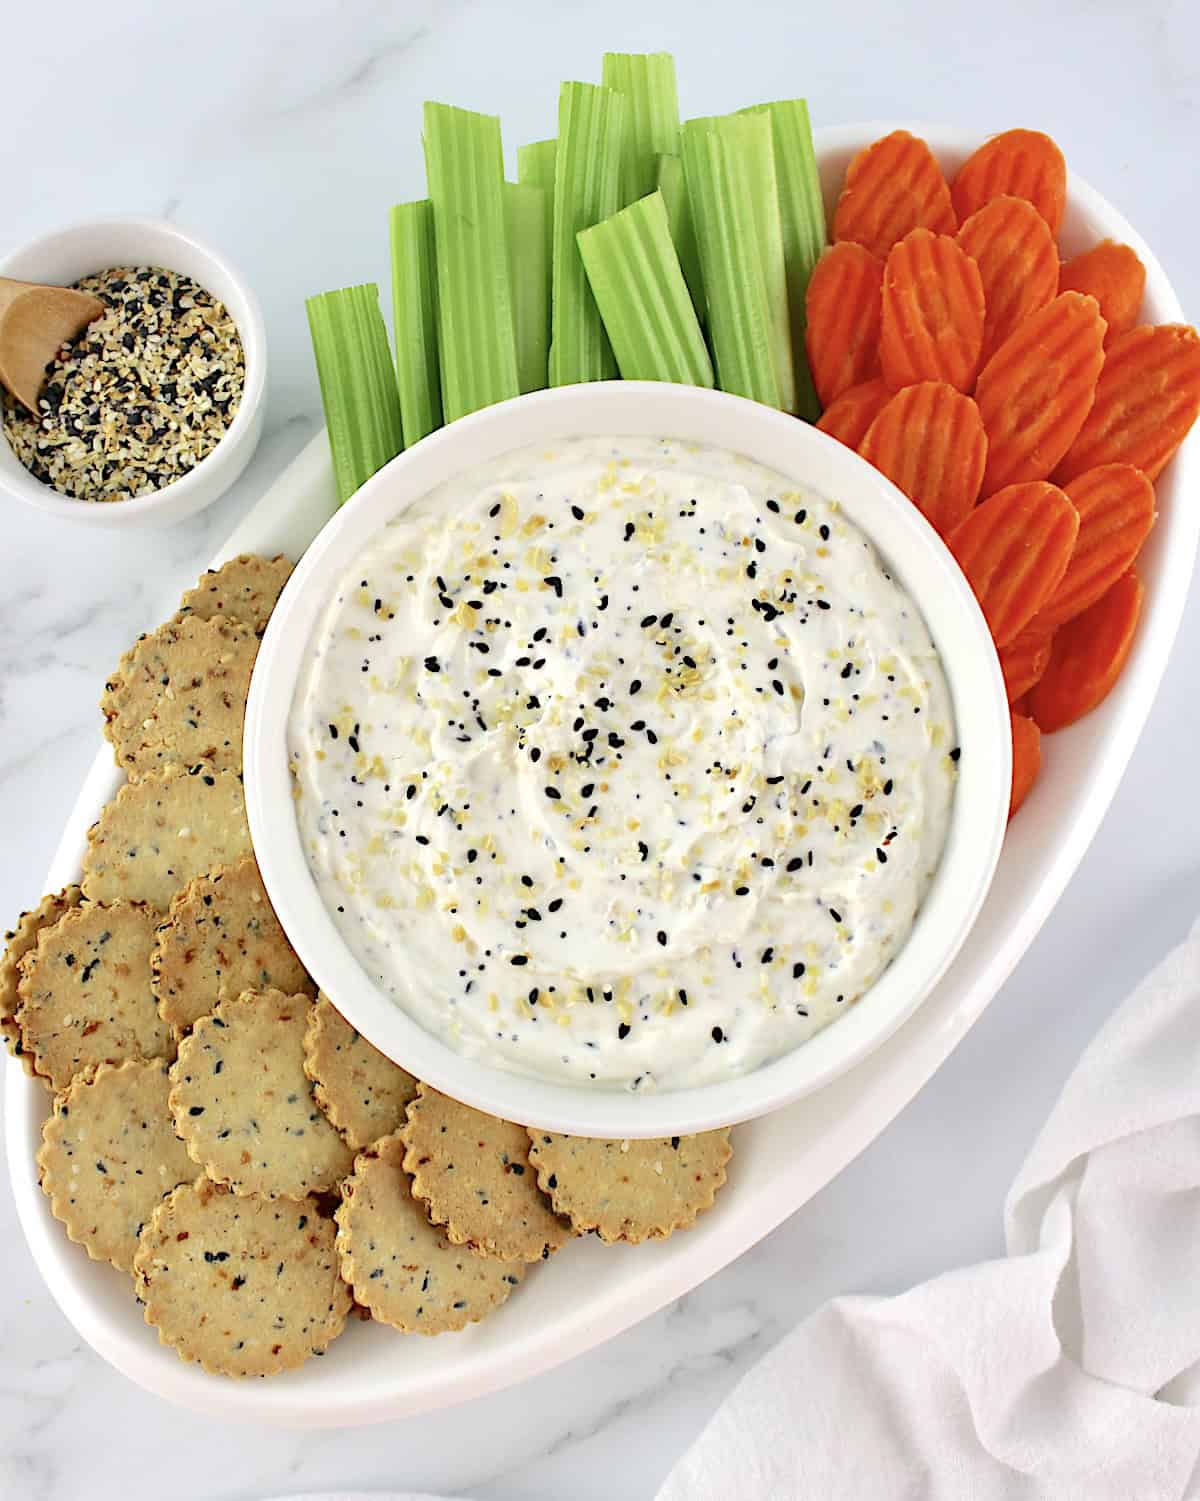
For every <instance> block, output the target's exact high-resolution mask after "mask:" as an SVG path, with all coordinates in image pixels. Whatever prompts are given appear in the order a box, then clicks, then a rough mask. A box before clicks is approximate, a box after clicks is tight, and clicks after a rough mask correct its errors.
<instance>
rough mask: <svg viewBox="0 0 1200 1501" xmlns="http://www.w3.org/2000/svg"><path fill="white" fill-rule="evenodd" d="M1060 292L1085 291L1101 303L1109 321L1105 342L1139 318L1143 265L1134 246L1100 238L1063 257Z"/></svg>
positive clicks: (1101, 309) (1143, 287)
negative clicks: (1080, 250) (1071, 254)
mask: <svg viewBox="0 0 1200 1501" xmlns="http://www.w3.org/2000/svg"><path fill="white" fill-rule="evenodd" d="M1058 290H1059V291H1060V292H1086V293H1087V295H1088V296H1089V297H1094V298H1095V299H1096V301H1097V302H1098V303H1099V304H1100V316H1101V317H1102V318H1103V319H1104V321H1105V323H1107V324H1108V333H1107V334H1105V336H1104V342H1105V344H1111V343H1112V342H1113V340H1114V339H1119V338H1120V337H1121V335H1122V334H1127V333H1128V332H1129V330H1130V329H1131V328H1132V327H1133V326H1134V324H1135V323H1136V322H1137V320H1138V313H1139V312H1140V311H1141V306H1142V294H1143V292H1144V291H1145V290H1146V268H1145V266H1143V265H1142V263H1141V261H1140V260H1139V258H1138V253H1137V251H1136V250H1134V249H1132V248H1131V247H1130V246H1129V245H1121V244H1118V242H1117V241H1116V240H1101V241H1100V243H1099V245H1093V246H1092V248H1091V249H1090V250H1085V251H1084V252H1083V254H1082V255H1077V256H1074V257H1072V259H1071V260H1069V261H1064V262H1063V264H1062V270H1061V271H1060V272H1059V278H1058Z"/></svg>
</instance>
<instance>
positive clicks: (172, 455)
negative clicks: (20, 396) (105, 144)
mask: <svg viewBox="0 0 1200 1501" xmlns="http://www.w3.org/2000/svg"><path fill="white" fill-rule="evenodd" d="M0 275H4V276H8V277H12V278H14V279H16V280H20V281H31V282H45V283H50V284H54V285H58V286H74V287H78V288H79V289H80V290H83V291H87V292H90V293H92V294H93V295H94V296H95V297H97V298H98V299H99V300H100V301H101V302H102V303H104V305H105V311H104V313H103V314H102V315H101V316H100V317H99V318H97V319H96V320H95V321H94V322H93V323H91V324H90V325H89V326H88V327H87V328H86V329H84V330H83V332H82V333H81V334H80V335H79V336H78V338H77V339H75V340H74V341H73V342H72V343H71V344H69V345H64V346H63V347H62V348H60V350H59V352H58V356H57V357H56V359H55V360H54V361H52V362H51V364H50V365H49V366H48V367H47V372H46V380H45V383H44V385H43V388H42V391H41V396H40V399H39V402H38V410H37V411H36V412H32V413H31V412H28V411H26V410H25V408H24V407H22V406H20V405H19V404H18V403H16V402H15V401H13V400H12V399H11V398H10V397H9V396H8V395H7V394H6V393H5V394H4V396H3V403H2V415H3V423H2V425H0V427H2V432H3V438H4V441H3V442H0V492H3V493H4V494H5V495H7V496H9V497H11V498H12V499H14V500H18V501H21V502H22V503H24V504H26V505H29V506H33V507H34V508H36V509H37V510H40V511H44V512H47V513H49V514H50V515H53V516H61V517H63V518H65V519H67V520H70V521H79V522H83V523H84V524H86V525H91V526H168V525H171V524H173V523H174V522H177V521H181V520H183V518H184V517H186V516H191V515H193V514H195V513H196V512H197V511H200V510H202V509H203V508H204V507H205V506H207V505H211V504H212V502H213V501H215V500H216V499H217V498H218V497H219V496H221V495H222V494H224V492H225V491H226V490H227V489H228V488H229V486H230V485H232V484H233V483H234V481H235V480H236V479H237V478H238V477H239V475H240V474H241V473H242V471H243V470H244V469H245V467H246V465H247V464H248V463H249V461H250V458H251V456H252V454H253V453H254V449H255V447H256V446H257V444H258V440H259V437H260V436H261V433H262V421H263V400H262V399H263V392H264V390H265V386H266V363H267V352H266V334H265V330H264V327H263V321H262V313H261V312H260V310H259V306H258V303H257V300H256V299H255V297H254V295H253V293H252V292H251V291H250V289H249V287H248V286H247V285H246V283H245V282H244V280H243V279H242V278H241V277H240V276H239V275H238V273H237V272H236V271H235V270H234V269H233V268H232V267H231V266H230V265H229V263H228V262H227V261H226V260H224V258H223V257H221V256H220V255H218V254H217V253H216V252H215V251H214V250H212V249H210V248H209V247H208V246H206V245H204V244H202V243H201V242H200V241H199V240H197V239H195V238H194V237H193V236H191V235H190V234H187V233H185V232H184V231H182V230H180V229H178V228H176V226H175V225H173V224H167V223H164V222H162V221H160V220H153V219H140V218H117V219H103V220H91V221H88V222H87V223H82V224H76V225H73V226H71V227H70V228H67V229H62V230H58V231H56V232H54V233H51V234H48V235H44V236H42V237H41V238H39V239H37V240H34V241H32V242H30V243H29V244H27V245H25V246H23V247H22V248H21V249H19V250H17V251H14V252H13V253H12V254H11V255H9V256H7V257H6V258H5V259H4V260H3V261H0Z"/></svg>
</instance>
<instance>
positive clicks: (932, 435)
mask: <svg viewBox="0 0 1200 1501" xmlns="http://www.w3.org/2000/svg"><path fill="white" fill-rule="evenodd" d="M858 451H859V453H860V454H861V455H862V457H863V458H864V459H866V461H867V463H868V464H874V466H875V468H876V469H878V470H880V471H881V472H882V473H883V474H886V475H887V477H888V479H890V480H891V481H892V483H893V484H894V485H896V486H897V488H898V489H901V490H903V491H904V493H905V495H907V496H908V498H909V499H910V500H911V501H913V502H914V503H915V504H916V505H917V506H918V507H919V508H920V509H921V511H922V512H923V513H924V514H925V516H926V517H927V519H928V520H929V521H930V523H931V524H932V525H933V526H935V527H936V528H937V530H938V531H939V532H940V533H941V534H942V535H943V536H946V535H948V534H949V533H950V532H952V531H953V530H954V528H955V527H956V526H957V525H958V524H959V522H961V521H962V520H963V519H964V517H966V516H968V515H969V514H970V511H971V507H972V506H973V505H974V504H975V500H976V497H977V496H978V494H979V484H980V481H981V480H982V478H983V466H984V463H985V461H986V459H987V439H986V438H985V437H984V433H983V423H982V422H981V421H980V418H979V409H978V408H977V407H976V405H975V403H974V402H973V401H972V400H971V398H970V397H969V396H964V395H963V394H962V392H961V391H956V390H955V389H954V387H953V386H948V385H946V384H945V383H944V382H942V381H932V380H930V381H922V382H921V384H920V385H916V386H906V387H905V389H904V390H903V391H898V392H897V393H896V395H895V396H893V397H892V399H891V400H890V401H889V402H888V403H887V405H886V406H885V407H884V408H883V410H882V411H881V412H880V413H879V415H878V417H876V419H875V421H874V422H872V424H871V426H870V427H869V428H868V429H867V434H866V437H865V438H864V439H863V440H862V443H861V444H860V445H859V450H858Z"/></svg>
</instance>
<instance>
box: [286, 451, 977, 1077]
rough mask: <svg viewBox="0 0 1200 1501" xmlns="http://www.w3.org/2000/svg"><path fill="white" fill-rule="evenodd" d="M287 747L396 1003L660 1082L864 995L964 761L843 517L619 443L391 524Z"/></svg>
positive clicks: (715, 1066) (776, 480) (519, 463)
mask: <svg viewBox="0 0 1200 1501" xmlns="http://www.w3.org/2000/svg"><path fill="white" fill-rule="evenodd" d="M288 735H289V753H290V757H291V766H292V772H293V775H294V778H295V784H296V791H297V801H296V811H297V817H298V819H299V823H300V829H301V835H302V840H303V843H304V847H305V850H306V852H307V856H308V860H309V863H310V865H311V867H312V871H313V874H314V877H315V879H316V881H317V884H318V886H319V888H320V890H321V893H322V895H323V897H324V899H325V901H326V902H327V904H328V906H329V908H330V910H331V911H332V913H333V915H334V917H335V920H336V922H337V925H338V927H339V929H340V930H341V932H342V935H343V936H344V938H345V940H346V942H347V943H348V945H349V946H350V948H351V949H352V950H353V952H354V953H355V955H356V956H357V957H358V959H359V961H360V962H361V964H362V965H363V967H364V969H365V970H366V971H367V973H368V974H369V975H370V976H371V977H372V979H373V980H374V981H376V982H377V983H378V984H379V985H380V986H381V987H382V988H383V989H384V990H385V991H386V992H387V993H388V994H389V995H390V996H392V997H393V998H394V1000H395V1001H396V1004H397V1005H399V1006H401V1007H403V1008H404V1010H405V1011H407V1012H408V1013H409V1014H410V1015H411V1016H412V1017H414V1018H415V1019H416V1020H417V1021H418V1022H419V1023H420V1024H421V1025H422V1026H423V1027H425V1028H426V1029H427V1030H428V1031H430V1032H431V1033H434V1034H435V1035H437V1036H438V1037H440V1038H443V1039H444V1040H445V1041H446V1042H448V1043H449V1044H450V1045H451V1046H452V1047H454V1048H455V1049H457V1050H459V1051H460V1052H462V1053H466V1054H469V1055H471V1056H473V1057H476V1058H480V1059H484V1060H486V1061H488V1062H490V1063H493V1064H497V1065H499V1066H501V1067H504V1068H506V1069H510V1070H515V1071H518V1072H524V1073H529V1074H535V1075H537V1076H539V1077H542V1078H547V1079H556V1080H563V1081H569V1082H571V1083H574V1084H585V1085H587V1084H594V1085H596V1086H597V1087H604V1088H610V1089H612V1088H627V1089H641V1090H648V1089H672V1088H680V1087H684V1086H688V1085H694V1084H700V1083H707V1082H711V1081H714V1080H719V1079H727V1078H730V1077H732V1076H735V1075H738V1074H742V1073H745V1072H747V1071H748V1070H750V1069H753V1068H755V1067H757V1066H758V1065H760V1064H762V1063H764V1062H766V1061H768V1060H770V1059H773V1058H776V1057H778V1056H779V1055H780V1054H782V1053H785V1052H787V1051H788V1050H790V1049H792V1048H794V1047H796V1046H797V1045H799V1044H800V1043H802V1042H804V1041H805V1039H807V1038H808V1037H811V1036H812V1034H813V1033H814V1032H817V1031H819V1030H820V1029H821V1028H822V1027H824V1026H826V1025H827V1024H828V1023H829V1022H831V1021H832V1020H833V1019H834V1018H835V1017H836V1016H838V1015H839V1013H840V1012H842V1011H843V1010H845V1008H846V1007H848V1006H849V1005H851V1004H852V1003H853V1001H854V1000H855V998H856V997H857V996H859V995H861V994H862V992H863V991H864V990H866V989H867V987H868V986H870V985H871V983H872V982H873V981H874V980H875V979H876V978H877V977H878V975H879V974H880V972H881V971H882V970H883V969H884V968H885V966H886V965H887V964H888V962H889V960H890V959H891V958H892V957H893V955H894V954H895V953H896V952H897V950H898V949H899V947H900V946H901V945H902V944H903V942H904V940H905V938H906V937H907V935H908V933H909V930H910V928H911V926H912V923H913V918H914V915H915V913H916V910H917V908H918V906H919V905H920V902H921V900H922V897H923V896H924V894H925V891H926V889H927V887H928V885H929V881H930V879H931V877H932V875H933V873H934V871H935V869H936V867H937V864H938V860H939V858H940V856H941V852H942V847H943V844H944V842H945V836H946V829H947V823H948V818H949V813H950V807H951V803H952V799H953V794H954V783H955V761H956V760H957V756H958V749H957V744H956V739H955V732H954V724H953V718H952V712H951V706H950V700H949V695H948V692H947V688H946V683H945V679H944V676H943V674H942V670H941V666H940V664H939V661H938V657H937V654H936V652H935V650H934V648H933V645H932V643H931V641H930V638H929V635H928V632H927V631H926V628H925V625H924V622H923V621H922V618H921V614H920V611H919V609H918V608H917V606H916V604H915V603H914V601H913V600H912V599H911V598H910V597H909V596H908V595H907V594H906V593H905V591H904V590H903V589H902V588H901V587H900V586H899V585H898V584H897V583H896V582H895V581H894V580H893V579H892V578H891V577H890V576H889V575H888V573H887V570H886V568H885V567H884V566H883V565H882V564H881V562H880V560H879V558H878V557H877V556H876V554H875V552H874V550H873V548H872V546H871V544H870V543H869V542H868V541H867V540H866V539H865V538H864V536H863V535H862V533H861V532H859V531H858V530H857V529H856V528H855V527H853V526H851V525H850V524H848V523H847V522H846V521H845V520H844V519H843V517H842V515H841V513H840V511H839V509H838V506H837V504H836V502H834V501H827V500H824V499H822V498H821V497H819V496H817V495H815V494H813V493H811V492H809V491H806V490H801V489H798V488H797V486H796V485H795V484H794V483H792V482H791V481H788V480H785V479H784V478H782V477H781V476H780V475H778V474H775V473H772V472H771V471H770V470H768V469H766V468H763V467H762V466H761V465H759V464H757V463H754V462H751V461H750V460H748V459H745V458H742V457H739V456H737V455H734V454H730V453H726V452H723V451H720V450H716V449H712V448H705V447H696V446H693V445H687V444H684V443H680V442H675V441H650V440H646V439H624V438H617V439H609V440H598V439H586V440H585V439H577V440H571V441H567V442H562V443H556V444H555V445H554V447H553V449H552V450H548V449H541V448H538V449H526V450H522V451H520V452H517V453H513V454H510V455H508V456H507V457H505V458H503V459H500V460H497V461H494V462H492V463H489V464H488V465H487V466H486V467H483V468H480V469H477V470H475V471H474V472H471V473H467V474H464V475H461V476H459V477H458V478H456V479H454V480H452V481H450V482H449V483H447V484H445V485H442V486H440V487H439V488H438V489H436V490H434V491H433V492H432V493H430V494H429V495H427V496H425V497H424V498H423V499H422V500H420V501H419V502H417V503H416V504H415V505H413V506H411V507H410V508H409V509H408V510H407V511H405V512H404V513H403V514H402V515H400V516H398V517H397V518H396V519H395V520H394V521H392V522H391V523H390V524H389V525H387V526H385V527H384V528H383V529H382V530H381V531H380V532H379V533H378V535H377V536H376V537H375V538H374V539H373V540H372V541H371V542H370V544H369V545H368V546H367V547H365V548H364V550H363V552H362V554H361V556H360V557H359V559H358V560H357V562H356V563H355V564H354V566H353V567H352V568H351V569H349V570H348V571H347V572H346V574H345V576H344V578H342V579H341V580H340V582H339V583H338V585H337V587H336V588H335V590H334V592H333V595H332V597H331V599H330V601H329V603H328V605H327V607H326V608H325V610H324V612H323V614H322V615H321V617H320V619H319V621H318V624H317V627H316V630H315V632H314V635H313V639H312V642H311V645H310V653H309V660H308V664H307V667H306V669H305V671H304V672H303V674H302V676H301V679H300V681H299V684H298V687H297V690H296V695H295V699H294V702H293V705H292V710H291V715H290V720H289V725H288ZM335 999H336V997H335Z"/></svg>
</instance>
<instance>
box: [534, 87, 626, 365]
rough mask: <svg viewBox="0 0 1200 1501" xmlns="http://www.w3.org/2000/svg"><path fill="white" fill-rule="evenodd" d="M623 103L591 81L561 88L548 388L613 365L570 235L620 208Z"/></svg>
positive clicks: (623, 125) (555, 171) (581, 263)
mask: <svg viewBox="0 0 1200 1501" xmlns="http://www.w3.org/2000/svg"><path fill="white" fill-rule="evenodd" d="M624 128H625V101H624V99H622V97H621V95H620V94H617V93H614V92H613V90H612V89H606V88H602V87H600V86H599V85H597V84H593V83H564V84H563V86H562V89H561V91H560V93H559V98H558V149H557V151H556V152H555V158H554V250H553V298H552V305H551V312H550V321H551V338H550V384H551V385H552V386H568V385H571V384H572V383H573V382H575V381H586V380H611V379H612V378H613V377H614V376H615V375H616V373H617V366H616V361H615V360H614V359H613V353H612V350H611V348H610V347H609V343H608V336H607V335H606V334H605V332H604V324H603V323H602V322H601V319H600V311H599V309H598V308H597V307H596V303H595V300H594V299H593V297H592V293H591V289H590V288H589V286H588V281H587V276H586V274H585V273H584V269H583V261H582V259H581V258H580V255H579V246H578V245H577V244H576V242H575V236H576V235H577V234H578V233H579V231H580V230H581V229H590V228H591V226H592V225H593V224H599V222H600V220H601V219H607V218H608V217H609V216H610V215H611V214H615V213H616V211H617V210H618V209H619V208H620V207H621V202H620V169H621V145H622V141H623V138H624V137H623V132H624Z"/></svg>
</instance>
